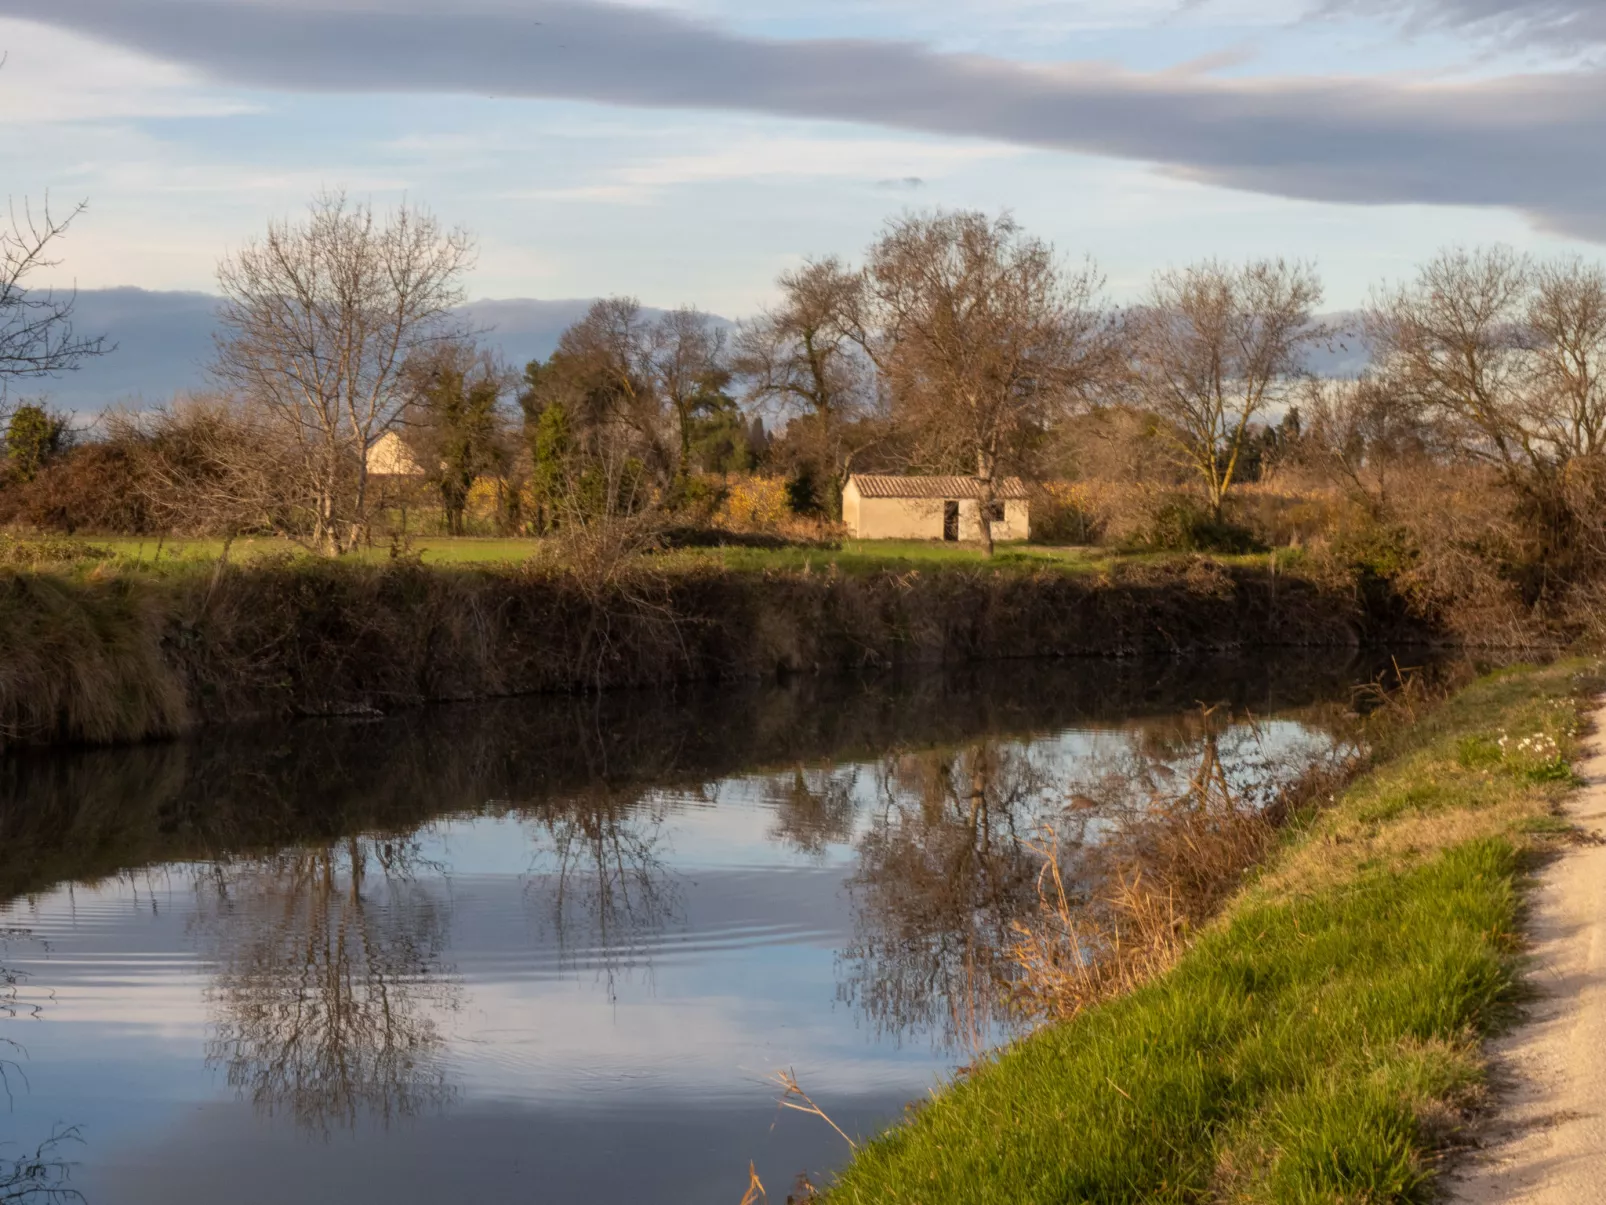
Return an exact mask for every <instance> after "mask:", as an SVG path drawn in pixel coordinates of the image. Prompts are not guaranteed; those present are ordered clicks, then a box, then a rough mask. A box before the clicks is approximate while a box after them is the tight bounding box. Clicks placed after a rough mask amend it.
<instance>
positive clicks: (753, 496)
mask: <svg viewBox="0 0 1606 1205" xmlns="http://www.w3.org/2000/svg"><path fill="white" fill-rule="evenodd" d="M794 518H795V516H794V515H793V514H792V508H791V506H790V505H789V504H788V502H787V497H786V480H785V478H782V477H745V476H743V477H732V478H731V480H730V484H729V485H728V486H727V488H726V492H725V500H724V501H723V502H721V503H720V506H719V509H718V510H717V511H715V513H714V523H715V525H716V526H718V527H722V528H724V529H725V530H727V531H756V532H779V531H781V530H782V529H783V528H785V527H787V526H789V525H790V523H791V521H792V520H793V519H794Z"/></svg>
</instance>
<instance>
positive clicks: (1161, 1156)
mask: <svg viewBox="0 0 1606 1205" xmlns="http://www.w3.org/2000/svg"><path fill="white" fill-rule="evenodd" d="M1594 685H1595V682H1594V671H1593V670H1592V669H1589V670H1586V667H1583V666H1581V665H1579V664H1577V663H1574V664H1562V665H1557V666H1553V667H1550V668H1545V669H1539V670H1532V669H1529V670H1518V671H1508V672H1504V673H1501V674H1499V675H1496V676H1494V677H1491V678H1488V679H1485V680H1482V681H1480V682H1478V683H1476V684H1474V685H1473V686H1471V687H1469V688H1468V689H1466V690H1465V691H1463V692H1462V693H1460V694H1459V695H1458V696H1457V697H1456V698H1454V699H1453V700H1451V701H1450V702H1449V703H1447V704H1446V705H1444V706H1443V707H1441V708H1439V709H1437V710H1436V711H1434V712H1432V713H1431V714H1429V715H1428V716H1427V717H1426V718H1424V719H1422V720H1421V721H1420V722H1418V723H1416V724H1413V725H1411V726H1410V729H1409V731H1408V732H1407V733H1406V734H1405V735H1403V736H1402V737H1400V738H1399V741H1400V744H1399V747H1398V748H1396V749H1395V750H1394V752H1393V754H1392V756H1389V757H1388V758H1387V759H1386V760H1384V761H1383V762H1382V763H1381V764H1379V765H1378V766H1377V767H1376V768H1375V769H1373V770H1372V771H1371V772H1370V773H1368V774H1367V775H1365V776H1364V777H1363V778H1361V779H1360V780H1358V781H1357V782H1356V783H1355V784H1354V785H1353V786H1352V787H1351V788H1350V789H1349V790H1347V791H1346V792H1345V793H1344V794H1343V795H1342V796H1340V797H1339V798H1338V799H1337V800H1336V801H1335V802H1334V803H1333V805H1332V806H1331V807H1330V808H1328V809H1327V810H1324V811H1322V812H1321V813H1319V814H1317V815H1315V816H1313V817H1308V818H1306V819H1305V820H1303V821H1302V822H1301V823H1299V824H1296V825H1295V826H1293V827H1292V828H1291V829H1290V830H1289V834H1288V839H1287V841H1286V843H1285V845H1284V846H1283V847H1282V849H1281V850H1280V852H1279V854H1278V856H1277V857H1276V858H1275V859H1274V860H1273V861H1272V862H1271V864H1270V865H1268V866H1267V867H1266V868H1265V869H1264V871H1263V872H1262V874H1261V875H1260V877H1259V879H1258V881H1257V882H1256V883H1254V884H1253V885H1252V886H1250V887H1248V888H1247V889H1246V890H1245V891H1244V892H1243V893H1242V895H1241V896H1240V898H1239V899H1238V900H1237V901H1236V902H1235V904H1234V905H1233V906H1231V907H1230V908H1229V909H1228V910H1227V912H1226V914H1225V915H1224V916H1223V917H1222V918H1221V919H1220V920H1219V921H1218V923H1216V924H1215V925H1213V926H1212V927H1211V928H1209V929H1208V931H1207V932H1206V933H1205V934H1204V935H1203V936H1202V937H1201V939H1200V940H1199V941H1198V942H1197V943H1196V944H1195V945H1194V946H1193V948H1192V949H1191V950H1190V951H1189V952H1188V953H1187V954H1185V955H1184V957H1183V958H1182V960H1181V961H1180V963H1179V964H1178V965H1177V966H1176V967H1175V968H1174V969H1173V970H1172V971H1171V972H1169V973H1168V974H1166V975H1165V976H1163V977H1162V978H1161V979H1159V980H1158V981H1155V982H1153V983H1151V984H1150V985H1148V986H1147V987H1145V988H1142V989H1140V990H1139V991H1138V992H1136V993H1135V994H1132V995H1130V996H1127V997H1125V998H1122V999H1118V1000H1115V1001H1113V1002H1111V1003H1109V1004H1107V1005H1104V1006H1101V1007H1097V1008H1095V1009H1093V1010H1091V1011H1089V1012H1088V1013H1085V1014H1083V1015H1082V1016H1081V1017H1079V1018H1078V1019H1076V1020H1075V1021H1072V1022H1068V1023H1064V1024H1061V1025H1058V1026H1052V1027H1048V1028H1045V1029H1043V1030H1040V1031H1039V1032H1037V1033H1036V1034H1035V1035H1033V1036H1032V1037H1030V1038H1028V1039H1026V1040H1024V1041H1022V1042H1020V1043H1018V1044H1016V1045H1015V1046H1013V1047H1011V1048H1009V1049H1008V1050H1006V1051H1005V1052H1004V1053H1002V1054H1001V1055H1000V1056H998V1057H997V1058H996V1059H993V1060H991V1061H989V1062H987V1063H985V1064H983V1065H982V1066H981V1068H980V1069H979V1070H977V1071H976V1072H974V1073H973V1074H971V1075H970V1076H968V1077H966V1078H964V1079H962V1080H960V1081H959V1082H957V1083H956V1084H954V1085H953V1086H952V1087H951V1088H949V1089H948V1090H947V1091H945V1092H942V1093H940V1094H939V1095H938V1096H937V1097H936V1098H935V1099H933V1100H932V1101H931V1102H930V1103H928V1104H926V1105H924V1106H923V1107H921V1108H920V1109H918V1111H917V1112H916V1113H915V1114H914V1115H913V1116H912V1117H911V1118H910V1119H909V1120H908V1121H907V1122H905V1123H904V1124H902V1125H900V1126H898V1127H896V1128H894V1129H893V1130H892V1131H890V1132H889V1133H887V1134H885V1135H883V1136H882V1137H880V1138H879V1139H877V1140H875V1141H874V1142H872V1143H870V1144H869V1145H868V1146H866V1147H864V1148H863V1149H862V1150H860V1151H859V1153H858V1155H857V1157H856V1158H855V1159H854V1161H853V1162H852V1164H851V1165H850V1166H849V1167H848V1168H847V1169H846V1171H845V1172H844V1173H843V1174H842V1175H841V1177H840V1179H839V1181H838V1182H837V1184H836V1185H835V1186H834V1187H833V1188H832V1190H831V1191H830V1193H829V1194H828V1195H829V1199H830V1200H831V1201H832V1202H835V1203H837V1205H842V1203H844V1202H853V1203H855V1205H860V1203H862V1205H870V1203H872V1202H874V1203H876V1205H884V1203H886V1202H937V1201H941V1202H944V1205H960V1203H964V1202H976V1203H978V1205H980V1203H982V1202H998V1201H1009V1202H1043V1203H1045V1205H1046V1203H1048V1202H1054V1203H1056V1205H1064V1203H1069V1202H1088V1203H1092V1202H1099V1203H1109V1202H1134V1203H1135V1202H1140V1201H1141V1202H1176V1203H1178V1205H1180V1203H1182V1202H1201V1201H1232V1202H1244V1203H1250V1202H1255V1203H1259V1202H1278V1203H1288V1205H1293V1203H1300V1205H1306V1203H1308V1205H1317V1203H1318V1202H1320V1203H1324V1205H1326V1203H1333V1202H1355V1203H1362V1202H1365V1203H1380V1202H1410V1201H1426V1200H1429V1199H1431V1196H1432V1191H1433V1180H1434V1175H1435V1168H1436V1166H1437V1160H1438V1158H1439V1154H1440V1152H1442V1150H1443V1149H1444V1147H1445V1144H1446V1141H1447V1139H1448V1138H1449V1137H1450V1135H1451V1133H1452V1131H1453V1130H1454V1128H1455V1126H1456V1124H1457V1122H1458V1119H1459V1118H1460V1117H1461V1116H1462V1115H1463V1111H1464V1110H1465V1109H1466V1108H1467V1107H1468V1106H1469V1105H1471V1104H1473V1103H1474V1102H1475V1101H1476V1100H1477V1096H1478V1092H1479V1089H1480V1084H1481V1075H1482V1063H1481V1059H1480V1054H1479V1043H1480V1040H1481V1038H1482V1037H1483V1036H1484V1035H1486V1034H1488V1033H1489V1032H1491V1030H1493V1029H1495V1028H1497V1027H1498V1026H1499V1025H1500V1024H1501V1023H1502V1021H1503V1020H1504V1019H1506V1018H1507V1017H1508V1016H1510V1015H1511V1009H1512V1005H1513V1002H1514V1000H1515V999H1516V996H1517V991H1518V956H1519V942H1518V938H1517V927H1518V920H1519V912H1520V905H1521V894H1522V890H1521V889H1522V884H1523V879H1524V874H1525V867H1528V866H1531V865H1532V864H1533V861H1534V859H1535V857H1536V856H1538V855H1540V854H1541V853H1542V852H1543V851H1544V849H1545V848H1546V847H1547V843H1549V842H1553V841H1555V840H1556V839H1557V835H1558V833H1559V832H1560V831H1563V830H1564V829H1565V825H1563V824H1562V823H1561V822H1560V820H1559V819H1558V817H1557V815H1556V812H1557V803H1558V801H1559V800H1560V798H1561V797H1562V796H1563V795H1564V794H1565V793H1566V792H1567V791H1569V790H1571V789H1573V781H1574V780H1573V775H1572V771H1571V769H1570V765H1569V758H1570V757H1571V756H1572V755H1574V753H1575V752H1576V744H1577V734H1578V732H1579V730H1580V722H1581V710H1582V708H1583V707H1584V706H1585V702H1584V694H1585V692H1586V691H1588V690H1592V689H1593V688H1594Z"/></svg>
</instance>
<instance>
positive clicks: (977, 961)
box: [841, 740, 1050, 1051]
mask: <svg viewBox="0 0 1606 1205" xmlns="http://www.w3.org/2000/svg"><path fill="white" fill-rule="evenodd" d="M880 780H881V781H880V790H879V791H878V793H877V802H876V811H875V814H874V815H873V817H872V818H871V820H870V823H869V824H868V825H867V826H866V828H865V831H864V833H863V835H862V836H861V837H860V839H859V842H858V855H859V857H858V869H857V871H856V872H855V873H854V875H853V876H852V878H851V879H850V880H849V887H850V890H851V892H852V894H853V898H854V904H855V915H856V918H857V922H858V923H857V932H856V939H855V941H854V942H853V943H852V944H851V945H850V946H848V948H847V949H846V950H844V951H843V960H844V963H845V965H846V971H845V974H844V978H843V983H842V987H841V993H842V997H843V998H844V999H847V1000H851V1001H853V1002H854V1003H856V1004H857V1005H858V1006H859V1007H860V1008H862V1009H863V1010H864V1011H865V1013H866V1014H867V1015H868V1016H869V1017H870V1018H872V1019H873V1021H874V1022H875V1024H876V1025H877V1026H878V1027H879V1028H880V1029H881V1030H882V1031H884V1032H889V1033H892V1034H895V1035H902V1034H908V1033H915V1032H925V1033H931V1034H933V1035H934V1036H936V1037H938V1038H939V1039H940V1040H943V1041H947V1042H950V1043H958V1044H962V1045H963V1046H966V1047H968V1048H970V1049H971V1050H972V1051H975V1050H977V1049H979V1048H980V1047H982V1046H984V1045H986V1044H987V1042H988V1039H989V1038H990V1037H991V1035H992V1031H993V1028H994V1024H995V1017H994V1012H995V1009H994V1003H993V1002H994V995H995V993H994V992H993V990H992V989H993V986H994V985H995V984H996V983H998V982H999V980H1000V979H1001V978H1003V969H1002V967H1001V966H1000V965H999V960H1000V958H1001V957H1002V956H1003V953H1004V951H1005V950H1006V949H1007V946H1008V939H1009V934H1010V924H1011V922H1012V921H1013V920H1014V919H1015V918H1016V917H1018V916H1019V915H1020V914H1021V913H1022V912H1023V911H1024V910H1025V909H1026V908H1027V907H1028V906H1029V905H1030V903H1031V901H1032V899H1033V898H1034V890H1033V885H1034V882H1035V879H1036V875H1037V862H1036V860H1035V858H1033V857H1032V855H1031V854H1030V852H1029V851H1028V849H1027V846H1026V841H1027V838H1028V837H1029V836H1030V835H1031V834H1032V833H1033V832H1034V831H1035V829H1036V827H1037V826H1038V824H1039V823H1040V821H1041V817H1042V816H1043V814H1044V812H1045V810H1046V808H1047V806H1049V800H1048V799H1047V798H1046V793H1047V791H1048V788H1049V783H1050V775H1049V773H1048V770H1047V768H1046V767H1045V766H1043V765H1042V764H1040V762H1039V761H1038V759H1037V758H1035V757H1034V756H1033V755H1032V753H1031V752H1030V751H1029V749H1028V748H1024V747H1021V746H1016V745H1010V744H1006V743H1004V742H1001V741H997V740H989V741H982V742H979V743H978V744H975V745H973V746H970V747H968V748H965V749H961V750H959V751H957V752H947V751H942V752H928V753H912V754H906V755H901V756H897V757H894V758H891V759H889V760H888V762H887V763H886V764H885V765H884V766H883V767H882V770H881V775H880Z"/></svg>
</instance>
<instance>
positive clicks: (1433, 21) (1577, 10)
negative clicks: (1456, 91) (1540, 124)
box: [1320, 0, 1606, 51]
mask: <svg viewBox="0 0 1606 1205" xmlns="http://www.w3.org/2000/svg"><path fill="white" fill-rule="evenodd" d="M1320 12H1321V13H1322V14H1324V15H1329V16H1336V15H1346V14H1351V13H1365V14H1367V15H1381V16H1386V17H1392V18H1396V19H1398V20H1401V21H1403V22H1404V24H1405V25H1406V26H1407V27H1408V28H1415V29H1418V30H1451V31H1456V32H1462V33H1470V34H1473V35H1475V36H1479V37H1486V38H1493V39H1499V40H1500V41H1501V42H1502V43H1504V44H1507V45H1510V44H1512V43H1517V44H1527V45H1537V46H1545V47H1549V48H1552V49H1558V50H1563V51H1576V50H1579V49H1584V48H1588V47H1596V46H1599V45H1601V44H1602V43H1606V6H1602V5H1601V4H1600V3H1599V0H1325V3H1323V5H1322V7H1321V9H1320Z"/></svg>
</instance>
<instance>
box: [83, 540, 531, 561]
mask: <svg viewBox="0 0 1606 1205" xmlns="http://www.w3.org/2000/svg"><path fill="white" fill-rule="evenodd" d="M85 543H88V544H93V545H95V546H97V547H100V548H105V549H109V550H110V551H111V552H113V553H115V554H116V556H117V558H118V561H119V563H121V564H138V565H151V564H156V563H158V562H160V563H172V562H207V563H211V562H214V561H216V560H217V558H218V557H219V555H221V553H222V551H223V541H222V540H220V539H169V540H161V541H158V540H157V539H156V537H154V536H146V537H140V536H94V537H90V538H89V539H87V540H86V541H85ZM412 549H413V551H414V552H417V553H420V554H421V555H422V558H423V560H424V562H425V563H426V564H437V565H467V564H507V563H513V562H518V561H523V560H528V559H529V557H530V556H531V554H532V553H534V552H535V549H536V542H535V541H534V540H520V539H497V538H490V537H479V536H426V537H423V538H415V539H414V540H413V542H412ZM284 555H290V556H309V555H311V554H310V553H309V552H308V551H307V550H306V549H305V548H303V547H302V546H301V545H299V544H296V543H294V542H293V541H290V540H284V539H277V538H273V537H261V536H259V537H250V538H246V539H240V540H236V541H235V542H234V544H233V546H232V547H230V549H229V558H230V559H231V560H245V561H249V560H251V559H253V558H256V557H261V556H284ZM350 557H351V559H353V560H358V561H369V562H376V561H388V560H389V559H390V546H389V544H387V543H379V544H376V545H375V546H374V547H372V548H359V549H357V550H356V551H355V552H353V553H351V554H350Z"/></svg>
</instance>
